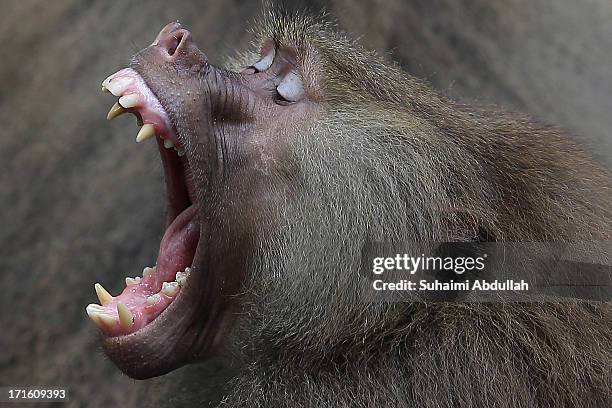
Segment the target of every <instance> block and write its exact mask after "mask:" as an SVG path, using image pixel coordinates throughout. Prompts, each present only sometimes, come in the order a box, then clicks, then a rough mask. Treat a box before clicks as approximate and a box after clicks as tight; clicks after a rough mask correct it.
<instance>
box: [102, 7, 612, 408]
mask: <svg viewBox="0 0 612 408" xmlns="http://www.w3.org/2000/svg"><path fill="white" fill-rule="evenodd" d="M254 26H255V27H258V28H259V31H258V32H257V33H254V47H253V50H252V51H250V52H247V53H246V54H245V55H244V56H243V57H242V58H239V59H237V60H236V61H235V62H234V63H233V64H231V65H232V69H224V68H220V67H218V66H215V65H213V64H211V63H210V62H209V61H208V59H207V58H206V56H205V55H204V54H203V53H202V52H201V51H200V50H199V49H198V48H197V47H196V46H195V44H194V42H193V40H192V39H191V36H190V34H189V32H188V31H186V30H184V29H183V28H181V27H180V26H179V25H178V24H175V23H172V24H169V25H168V26H166V27H165V28H164V29H163V30H162V32H161V33H160V34H159V35H158V38H157V39H156V41H155V42H154V43H153V44H152V45H151V46H149V47H147V48H145V49H144V50H142V51H140V52H139V53H137V54H136V55H135V56H134V57H133V59H132V62H131V64H130V67H131V68H132V69H133V70H134V71H135V73H136V75H135V74H132V73H129V74H126V75H127V76H128V77H129V78H132V79H133V80H134V81H136V82H138V83H140V81H142V83H144V84H146V86H147V87H148V88H149V89H150V91H151V92H152V94H154V96H155V97H156V98H157V100H158V102H159V104H160V105H161V107H162V110H163V112H164V113H165V114H166V115H167V122H166V125H167V126H166V127H167V129H166V131H165V133H164V132H162V133H163V135H162V136H165V138H166V139H172V140H173V141H174V145H175V146H180V147H181V148H184V149H185V156H184V157H185V160H186V162H187V166H184V165H183V169H184V170H183V173H181V174H182V176H180V177H183V178H185V179H187V181H185V185H186V187H184V188H183V189H186V190H188V193H189V194H188V196H189V200H188V201H189V203H190V204H191V205H194V206H195V207H194V208H197V216H194V217H195V218H193V219H194V220H195V219H197V225H199V238H198V240H197V250H195V254H193V259H192V260H191V261H190V262H189V263H188V265H183V264H180V266H181V268H184V267H186V266H190V267H191V273H190V274H189V277H188V278H187V281H186V283H185V284H184V285H181V289H180V292H178V295H173V296H175V298H174V300H172V301H171V303H169V306H168V307H167V308H166V309H165V310H163V311H161V313H160V314H159V315H156V317H154V319H153V320H152V321H150V322H148V324H147V325H145V326H144V327H143V328H140V329H139V330H136V331H132V332H129V330H128V332H126V331H125V330H124V331H123V332H122V331H121V329H119V326H117V325H115V326H112V327H111V328H110V329H108V328H107V329H104V328H103V331H104V332H105V333H106V335H105V336H104V345H105V350H106V352H107V354H108V355H109V357H110V358H111V359H112V360H113V361H114V362H115V363H116V364H117V365H118V366H119V367H120V368H121V369H122V370H123V371H125V372H126V373H127V374H128V375H130V376H132V377H135V378H146V377H150V376H155V375H160V374H163V373H165V372H168V371H170V370H172V369H174V368H176V367H178V366H180V365H183V364H185V363H189V362H193V361H197V360H199V359H203V358H206V357H209V356H211V355H213V354H216V353H221V352H227V351H228V349H227V347H226V346H225V345H227V344H230V345H231V346H230V348H231V349H232V350H233V351H235V352H240V353H241V355H242V359H243V360H244V361H245V362H247V364H248V369H245V371H244V372H243V374H242V375H241V376H240V377H239V378H238V379H236V384H235V387H234V388H233V390H232V392H231V394H230V396H228V399H227V401H226V402H227V403H228V404H230V405H235V406H240V405H244V406H255V405H257V404H261V405H262V406H269V405H274V406H277V405H278V406H280V405H282V404H281V402H282V403H283V404H285V403H286V404H287V405H291V404H289V402H288V401H291V402H292V404H295V405H299V404H306V405H315V406H319V405H320V406H343V405H342V404H344V405H346V406H378V405H383V404H385V405H388V406H428V405H431V406H485V405H487V404H488V406H502V405H503V404H504V403H507V401H509V400H512V401H516V402H517V406H522V405H521V404H525V405H524V406H538V404H545V403H546V402H547V401H557V402H559V401H561V404H560V405H559V406H563V404H566V405H568V406H569V405H572V404H574V403H576V405H572V406H580V404H583V405H584V406H597V404H598V403H605V402H606V401H608V402H609V396H606V393H605V389H606V382H607V381H609V377H606V375H605V374H604V371H603V370H601V367H604V366H606V365H608V366H609V361H611V360H610V357H611V354H612V350H610V347H606V346H597V345H598V344H599V345H601V344H603V343H604V341H603V339H605V338H609V327H610V323H612V315H611V313H610V308H609V305H605V304H594V305H591V304H581V303H566V304H559V305H556V304H555V305H530V304H517V305H515V306H513V307H512V308H508V307H502V305H486V304H473V305H459V304H455V305H453V304H433V305H421V304H408V303H405V304H402V303H395V304H371V303H365V302H363V301H362V300H363V299H361V298H360V291H359V281H360V279H363V277H361V276H359V274H358V269H359V262H360V253H361V248H362V246H363V244H364V243H365V242H367V241H387V242H418V241H426V240H427V241H473V240H479V239H480V240H507V241H575V240H578V241H580V240H582V241H589V240H592V241H596V240H608V239H610V236H611V232H612V229H611V226H612V209H611V207H610V202H612V200H610V199H611V198H612V197H611V193H610V191H611V190H610V175H609V174H608V173H606V172H605V171H604V170H601V169H599V168H598V167H597V166H596V165H595V164H593V162H592V161H591V160H590V159H589V157H588V156H587V155H586V154H585V153H584V152H582V151H581V150H580V149H579V148H578V147H577V146H576V145H575V144H574V143H573V142H572V141H571V140H570V139H568V138H567V137H565V136H564V135H562V134H561V133H559V132H558V131H557V130H555V129H553V128H549V127H543V126H539V125H536V124H535V123H533V122H531V121H528V120H526V119H525V118H514V117H511V116H509V115H507V114H502V113H493V112H483V111H475V110H470V109H468V108H466V107H463V106H457V105H456V104H454V103H452V102H450V101H448V100H446V99H444V98H443V97H441V96H439V95H437V94H435V93H434V92H433V91H431V90H430V89H429V88H428V87H426V86H425V85H423V84H422V83H421V82H419V81H418V80H416V79H415V78H412V77H409V76H407V75H406V74H404V73H402V72H401V71H400V70H399V69H398V68H397V67H395V66H394V65H390V64H388V63H386V62H385V61H384V60H382V59H381V58H379V57H377V56H375V55H374V54H372V53H370V52H368V51H366V50H364V49H363V48H361V47H360V46H359V45H357V44H355V43H354V42H352V41H350V40H348V39H347V38H346V37H345V36H344V35H342V34H339V33H337V32H335V31H334V30H333V29H332V27H331V26H330V25H329V24H326V23H322V22H318V21H314V20H311V19H309V18H304V17H292V16H287V15H283V14H282V13H277V12H269V13H267V14H265V15H264V17H263V18H262V20H261V21H259V22H257V23H255V25H254ZM116 78H117V77H115V81H116ZM138 78H140V79H138ZM112 83H113V80H111V81H110V82H109V84H112ZM119 103H121V99H120V100H119ZM134 109H135V110H136V113H138V112H139V111H140V112H144V110H143V109H144V108H141V107H140V106H136V107H135V108H134ZM158 113H159V112H158ZM142 116H143V118H145V120H144V121H145V123H146V122H147V119H146V117H147V116H146V114H143V115H142ZM158 116H159V115H158ZM162 116H163V115H162ZM156 126H157V125H156ZM159 129H160V128H159V127H156V134H157V136H158V143H159V144H160V152H161V154H162V159H163V160H166V161H165V162H164V163H165V164H164V165H165V166H167V163H169V162H171V161H172V160H175V158H168V157H169V155H171V154H174V153H172V152H170V153H168V151H166V149H164V148H163V146H162V144H163V142H162V141H161V140H160V139H159V135H160V134H159V133H158V132H159ZM176 160H178V159H176ZM168 174H169V173H168V172H167V184H168V186H169V188H168V190H169V194H170V196H172V194H173V193H172V192H173V191H174V192H176V191H177V187H176V186H174V187H173V186H172V184H173V181H172V180H173V179H172V177H168ZM180 177H179V178H180ZM174 184H176V185H179V184H180V183H178V182H176V183H174ZM178 190H180V188H178ZM177 195H180V194H179V193H177ZM172 202H173V201H172V199H170V200H169V203H170V204H169V209H170V211H169V221H170V226H172V225H173V224H172V221H173V219H174V218H175V217H176V216H177V214H179V213H181V210H183V207H184V205H183V206H180V205H174V207H173V204H172ZM175 202H176V200H175ZM179 217H180V216H179ZM169 228H171V227H169ZM181 231H182V230H181ZM185 234H186V233H185ZM186 235H187V234H186ZM168 241H169V242H170V241H171V242H175V241H174V240H172V239H171V238H168ZM176 242H180V240H176ZM179 252H180V251H178V250H177V253H179ZM163 254H164V251H163V250H162V251H160V258H159V259H158V268H157V269H158V270H161V269H163V268H162V267H160V259H161V260H163V259H165V257H164V256H163ZM159 273H161V272H159ZM158 283H159V284H161V282H158ZM158 287H159V285H158ZM147 293H149V292H147ZM121 296H124V295H121ZM121 296H119V297H118V299H123V297H121ZM143 299H144V298H143ZM143 301H144V300H143ZM115 302H116V301H115ZM103 303H104V302H103ZM109 304H111V305H113V307H114V303H113V302H112V301H111V302H110V303H109ZM108 313H110V312H108ZM132 313H133V314H134V315H135V316H136V320H134V322H137V321H138V320H137V319H138V316H137V315H136V314H135V313H136V312H132ZM444 322H446V323H444ZM117 324H118V323H117ZM134 324H135V323H134ZM128 326H129V325H128ZM126 327H127V326H126ZM534 328H535V329H534ZM112 330H115V331H116V332H113V333H114V334H116V335H111V336H109V335H108V334H109V332H112ZM113 333H111V334H113ZM567 344H571V345H572V346H571V347H569V346H567ZM568 347H569V348H568ZM570 349H571V350H570ZM570 352H571V355H570V354H568V353H570ZM508 361H510V363H508ZM570 363H571V364H570ZM551 370H552V371H551ZM542 372H552V373H553V375H552V377H549V378H546V377H545V376H542V375H541V374H538V373H542ZM586 378H588V379H589V380H588V381H587V380H586ZM440 382H443V383H444V384H442V385H440ZM483 382H487V383H488V384H490V387H486V386H482V384H483ZM383 384H386V385H384V386H383ZM458 395H463V396H464V397H462V398H463V399H460V398H459V397H458ZM315 396H316V398H315ZM313 398H315V399H316V401H315V400H313ZM587 402H588V403H587ZM436 404H438V405H436ZM445 404H446V405H445ZM483 404H484V405H483ZM529 404H531V405H529ZM589 404H591V405H589Z"/></svg>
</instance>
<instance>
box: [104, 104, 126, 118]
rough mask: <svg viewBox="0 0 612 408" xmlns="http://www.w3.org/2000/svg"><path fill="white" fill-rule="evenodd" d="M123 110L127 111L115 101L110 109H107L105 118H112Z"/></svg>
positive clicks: (123, 111) (122, 112)
mask: <svg viewBox="0 0 612 408" xmlns="http://www.w3.org/2000/svg"><path fill="white" fill-rule="evenodd" d="M125 112H127V111H126V110H125V109H123V107H122V106H121V105H119V103H117V102H115V104H114V105H113V107H112V108H110V110H109V111H108V114H107V115H106V119H108V120H113V119H115V118H116V117H117V116H119V115H122V114H124V113H125Z"/></svg>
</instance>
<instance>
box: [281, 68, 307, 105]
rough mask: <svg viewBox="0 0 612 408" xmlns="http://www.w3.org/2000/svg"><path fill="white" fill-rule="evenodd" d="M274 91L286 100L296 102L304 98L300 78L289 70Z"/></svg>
mask: <svg viewBox="0 0 612 408" xmlns="http://www.w3.org/2000/svg"><path fill="white" fill-rule="evenodd" d="M276 92H278V94H279V95H280V96H281V97H282V98H283V99H284V100H285V101H288V102H298V101H300V100H302V99H303V98H304V85H303V84H302V78H300V76H299V75H298V74H296V73H295V72H293V71H291V72H289V73H288V74H287V75H285V77H284V78H283V79H282V80H281V82H280V84H278V86H277V87H276Z"/></svg>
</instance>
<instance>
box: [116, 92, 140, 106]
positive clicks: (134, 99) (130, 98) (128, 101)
mask: <svg viewBox="0 0 612 408" xmlns="http://www.w3.org/2000/svg"><path fill="white" fill-rule="evenodd" d="M115 96H117V95H115ZM139 102H140V97H139V96H138V95H136V94H130V95H123V96H122V97H121V98H119V105H121V106H123V107H124V108H133V107H135V106H136V105H138V104H139Z"/></svg>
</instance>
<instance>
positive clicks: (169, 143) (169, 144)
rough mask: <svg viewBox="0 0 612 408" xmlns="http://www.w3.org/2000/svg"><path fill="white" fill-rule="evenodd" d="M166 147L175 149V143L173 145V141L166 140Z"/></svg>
mask: <svg viewBox="0 0 612 408" xmlns="http://www.w3.org/2000/svg"><path fill="white" fill-rule="evenodd" d="M164 147H165V148H166V149H170V148H173V147H174V143H172V141H171V140H167V139H166V140H164Z"/></svg>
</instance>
